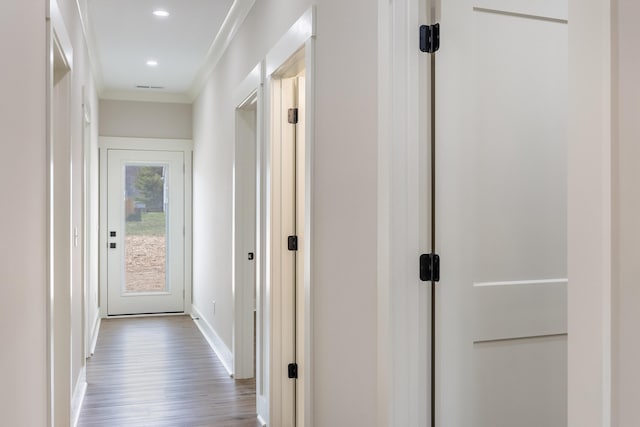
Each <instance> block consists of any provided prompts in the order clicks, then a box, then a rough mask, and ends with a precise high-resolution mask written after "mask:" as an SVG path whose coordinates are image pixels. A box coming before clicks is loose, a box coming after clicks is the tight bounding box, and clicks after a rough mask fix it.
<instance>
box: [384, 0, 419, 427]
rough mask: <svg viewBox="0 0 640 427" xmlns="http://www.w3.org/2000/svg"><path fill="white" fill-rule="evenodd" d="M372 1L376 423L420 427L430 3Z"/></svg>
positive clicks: (399, 0) (407, 0)
mask: <svg viewBox="0 0 640 427" xmlns="http://www.w3.org/2000/svg"><path fill="white" fill-rule="evenodd" d="M426 3H431V2H422V1H421V2H419V1H418V0H398V1H393V2H387V1H384V0H381V1H379V2H378V24H379V28H380V33H379V37H378V42H379V46H378V76H379V77H378V90H379V92H378V94H379V95H378V138H379V139H378V206H377V209H378V253H377V257H378V262H377V266H378V283H377V285H378V286H377V290H378V346H377V348H378V366H377V370H378V395H377V402H378V405H377V419H378V426H379V427H382V426H388V425H394V426H395V425H397V426H409V425H427V424H428V419H429V418H430V405H429V402H430V391H429V390H428V387H425V386H424V384H429V382H430V371H429V368H428V367H429V365H430V353H429V351H428V348H429V338H430V333H429V329H430V325H429V319H430V316H429V312H430V308H431V307H430V297H431V295H430V289H431V288H430V284H428V283H421V282H420V281H419V279H418V271H417V266H416V262H417V258H418V256H419V254H420V253H426V252H428V250H427V249H428V245H427V242H429V241H430V236H429V232H430V228H429V227H427V224H429V223H430V218H429V216H430V209H429V203H428V200H427V198H428V196H429V194H430V189H429V181H430V179H429V174H428V172H427V171H428V170H429V168H430V165H429V163H430V159H429V156H430V153H429V150H427V149H426V147H428V142H427V141H428V140H427V135H428V133H427V132H426V131H427V126H428V125H430V124H429V120H428V119H425V117H429V114H428V113H429V111H428V108H427V105H425V103H421V102H420V101H421V99H428V98H427V97H428V93H427V92H426V88H425V84H424V82H421V79H425V80H424V81H428V79H429V77H430V74H429V73H430V69H429V67H428V66H427V65H428V61H429V56H428V55H421V54H420V52H419V48H418V37H416V36H415V32H416V29H417V28H418V26H419V24H425V23H428V22H429V21H428V20H427V16H426V15H427V10H426V9H427V8H428V7H430V5H427V4H426Z"/></svg>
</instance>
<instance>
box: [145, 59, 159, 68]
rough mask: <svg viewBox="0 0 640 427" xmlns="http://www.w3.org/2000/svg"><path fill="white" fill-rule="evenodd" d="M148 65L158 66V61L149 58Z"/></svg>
mask: <svg viewBox="0 0 640 427" xmlns="http://www.w3.org/2000/svg"><path fill="white" fill-rule="evenodd" d="M147 65H148V66H149V67H156V66H157V65H158V61H155V60H153V59H150V60H148V61H147Z"/></svg>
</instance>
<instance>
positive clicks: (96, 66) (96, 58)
mask: <svg viewBox="0 0 640 427" xmlns="http://www.w3.org/2000/svg"><path fill="white" fill-rule="evenodd" d="M76 7H77V9H78V15H79V16H80V25H81V26H82V35H83V36H84V41H85V43H86V45H87V53H88V55H89V63H90V65H91V74H92V76H93V81H94V83H95V85H96V90H97V92H98V93H101V92H102V90H103V78H102V65H101V64H102V63H101V61H100V54H99V51H98V48H97V45H96V36H95V33H94V32H93V26H92V25H90V22H89V21H90V20H89V13H88V12H87V0H76Z"/></svg>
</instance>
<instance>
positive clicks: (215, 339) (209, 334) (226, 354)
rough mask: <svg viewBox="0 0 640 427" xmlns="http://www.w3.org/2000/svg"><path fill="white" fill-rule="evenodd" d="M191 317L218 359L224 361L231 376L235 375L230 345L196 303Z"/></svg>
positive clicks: (192, 308) (192, 307) (223, 363)
mask: <svg viewBox="0 0 640 427" xmlns="http://www.w3.org/2000/svg"><path fill="white" fill-rule="evenodd" d="M191 313H192V314H191V318H192V319H193V321H194V323H195V324H196V326H197V327H198V329H200V332H201V333H202V335H203V336H204V338H205V339H206V340H207V342H208V343H209V346H211V348H212V349H213V351H214V352H215V353H216V355H217V356H218V359H220V361H221V362H222V365H223V366H224V368H225V369H226V370H227V372H228V373H229V376H230V377H232V376H233V368H232V366H233V354H232V353H231V350H229V347H227V346H226V344H225V343H224V341H222V339H221V338H220V337H219V336H218V334H217V333H216V331H215V330H214V329H213V328H212V327H211V325H210V324H209V322H207V320H206V319H205V318H204V317H203V316H202V314H200V311H199V310H198V307H196V306H195V305H191Z"/></svg>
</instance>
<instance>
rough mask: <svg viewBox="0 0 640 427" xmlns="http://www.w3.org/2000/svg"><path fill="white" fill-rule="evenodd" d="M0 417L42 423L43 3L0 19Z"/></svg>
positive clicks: (9, 8) (11, 7)
mask: <svg viewBox="0 0 640 427" xmlns="http://www.w3.org/2000/svg"><path fill="white" fill-rule="evenodd" d="M0 28H2V33H3V37H0V54H1V55H2V57H3V58H5V62H4V66H3V71H2V79H0V93H2V94H3V95H2V100H0V129H2V139H3V141H4V143H3V144H2V147H3V152H2V156H0V194H2V210H1V211H0V234H1V235H2V244H1V245H0V283H1V288H2V291H3V295H2V298H1V299H0V340H2V342H3V345H2V350H1V351H0V378H2V386H1V387H0V414H2V424H3V425H14V426H44V425H46V420H47V394H46V393H47V373H46V366H47V341H46V315H47V309H46V302H47V301H46V228H45V227H46V163H45V155H46V151H45V150H46V145H45V126H46V122H45V81H46V80H45V60H46V56H45V40H46V39H45V9H44V2H7V3H5V4H3V6H2V14H0Z"/></svg>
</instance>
